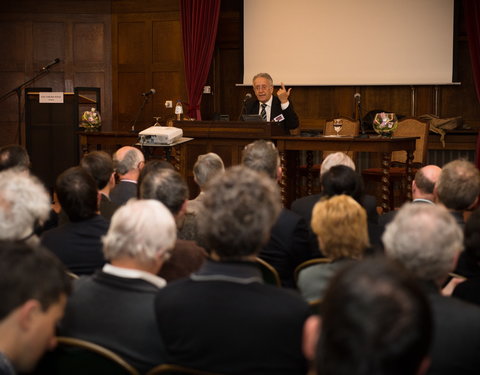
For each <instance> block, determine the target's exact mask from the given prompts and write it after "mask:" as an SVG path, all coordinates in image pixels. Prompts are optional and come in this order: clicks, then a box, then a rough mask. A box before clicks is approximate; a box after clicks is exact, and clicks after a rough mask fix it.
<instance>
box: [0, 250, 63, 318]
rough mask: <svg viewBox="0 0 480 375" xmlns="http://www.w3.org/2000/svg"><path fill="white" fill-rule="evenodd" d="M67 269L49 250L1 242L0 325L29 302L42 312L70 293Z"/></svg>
mask: <svg viewBox="0 0 480 375" xmlns="http://www.w3.org/2000/svg"><path fill="white" fill-rule="evenodd" d="M70 288H71V285H70V278H69V277H68V275H67V274H66V272H65V267H64V266H63V265H62V264H61V262H60V261H59V260H58V259H57V258H56V257H55V256H54V255H53V254H52V253H51V252H50V251H48V250H46V249H44V248H42V247H35V248H32V247H30V246H28V245H26V244H23V243H18V242H0V291H1V292H0V293H1V295H2V303H1V304H0V321H1V320H3V319H5V318H6V317H7V316H8V315H9V314H10V313H11V312H12V311H13V310H15V309H16V308H18V307H19V306H21V305H22V304H24V303H25V302H26V301H28V300H30V299H34V300H37V301H39V302H40V304H41V307H42V309H43V311H46V310H47V309H48V308H49V307H50V305H52V304H54V303H56V302H57V301H58V300H59V299H60V297H61V296H62V295H68V294H69V293H70Z"/></svg>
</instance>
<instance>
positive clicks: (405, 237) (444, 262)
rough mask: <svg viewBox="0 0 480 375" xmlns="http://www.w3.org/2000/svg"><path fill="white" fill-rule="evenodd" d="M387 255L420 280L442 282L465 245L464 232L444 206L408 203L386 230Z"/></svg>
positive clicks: (384, 240)
mask: <svg viewBox="0 0 480 375" xmlns="http://www.w3.org/2000/svg"><path fill="white" fill-rule="evenodd" d="M382 240H383V244H384V246H385V253H386V254H387V256H388V257H390V258H392V259H396V260H397V261H399V262H400V263H401V264H403V265H404V266H405V268H407V269H408V270H409V271H410V272H412V273H413V274H414V275H415V276H416V277H417V278H419V279H421V280H428V281H433V282H435V283H439V282H441V281H442V279H444V278H445V277H446V276H447V274H448V273H449V272H451V271H452V269H453V267H454V259H455V256H456V254H457V253H458V252H460V251H462V249H463V233H462V231H461V229H460V227H459V226H458V224H457V223H456V222H455V219H454V218H453V216H452V215H451V214H450V213H449V212H448V211H447V210H446V209H445V208H444V207H442V206H439V205H427V204H412V203H407V204H405V205H403V206H402V208H401V209H400V210H399V211H398V213H397V214H396V215H395V218H394V219H393V221H391V222H390V223H389V224H388V225H387V227H386V229H385V232H384V234H383V237H382Z"/></svg>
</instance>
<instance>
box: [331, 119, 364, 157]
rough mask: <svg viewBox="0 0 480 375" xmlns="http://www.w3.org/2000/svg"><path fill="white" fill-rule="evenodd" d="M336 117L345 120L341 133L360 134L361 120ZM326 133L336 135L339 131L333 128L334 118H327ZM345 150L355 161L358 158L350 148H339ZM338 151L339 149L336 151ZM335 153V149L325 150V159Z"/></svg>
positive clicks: (347, 134) (344, 134)
mask: <svg viewBox="0 0 480 375" xmlns="http://www.w3.org/2000/svg"><path fill="white" fill-rule="evenodd" d="M336 119H340V120H342V121H343V126H342V130H341V131H340V135H343V136H351V137H355V136H357V135H359V134H360V121H358V120H353V119H351V118H348V117H336ZM323 134H324V135H336V134H337V132H336V131H335V130H334V129H333V119H331V120H327V122H326V123H325V127H324V128H323ZM338 151H343V152H345V153H346V154H347V155H348V156H350V158H351V159H352V160H353V161H354V162H355V161H356V160H355V159H356V152H353V151H349V150H338ZM335 152H337V151H335ZM331 153H333V151H325V152H323V156H322V158H323V160H324V159H325V158H326V157H327V156H328V155H329V154H331Z"/></svg>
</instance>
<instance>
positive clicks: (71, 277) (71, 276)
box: [65, 271, 80, 281]
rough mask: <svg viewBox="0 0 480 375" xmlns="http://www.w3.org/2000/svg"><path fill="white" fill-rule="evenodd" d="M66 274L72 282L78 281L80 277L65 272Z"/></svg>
mask: <svg viewBox="0 0 480 375" xmlns="http://www.w3.org/2000/svg"><path fill="white" fill-rule="evenodd" d="M65 272H66V273H67V276H68V277H69V278H70V279H71V280H72V281H74V280H76V279H78V278H79V277H80V276H78V275H77V274H76V273H73V272H70V271H65Z"/></svg>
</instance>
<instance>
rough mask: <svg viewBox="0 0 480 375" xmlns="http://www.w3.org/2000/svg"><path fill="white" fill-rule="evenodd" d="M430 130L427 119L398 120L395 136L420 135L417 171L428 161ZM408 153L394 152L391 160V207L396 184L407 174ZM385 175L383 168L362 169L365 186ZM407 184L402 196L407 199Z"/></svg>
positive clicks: (415, 168) (377, 181)
mask: <svg viewBox="0 0 480 375" xmlns="http://www.w3.org/2000/svg"><path fill="white" fill-rule="evenodd" d="M428 130H429V125H428V123H427V122H426V121H423V120H419V119H416V118H405V119H402V120H401V121H399V122H398V127H397V129H396V130H395V132H394V133H393V136H394V137H419V138H418V139H417V141H416V144H415V153H414V157H413V163H412V169H413V173H415V172H416V171H417V170H418V169H420V168H421V167H423V166H424V165H425V163H426V161H427V153H428ZM406 160H407V155H406V153H405V152H404V151H396V152H392V159H391V162H390V186H389V191H390V209H391V210H393V209H394V208H395V202H394V186H395V184H399V183H400V184H401V183H402V182H403V181H404V177H405V174H406ZM382 176H383V171H382V168H368V169H364V170H363V171H362V177H363V180H364V182H365V186H367V184H369V183H372V182H373V183H381V179H382ZM406 189H408V187H407V186H403V188H402V198H403V199H404V200H405V198H406V197H405V196H406Z"/></svg>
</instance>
